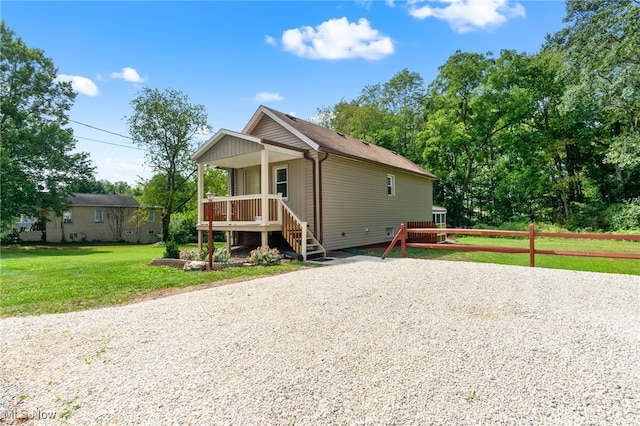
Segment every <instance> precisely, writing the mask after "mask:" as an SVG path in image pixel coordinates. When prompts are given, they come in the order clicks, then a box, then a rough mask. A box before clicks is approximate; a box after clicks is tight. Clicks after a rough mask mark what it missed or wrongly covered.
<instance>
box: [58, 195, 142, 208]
mask: <svg viewBox="0 0 640 426" xmlns="http://www.w3.org/2000/svg"><path fill="white" fill-rule="evenodd" d="M68 200H69V202H70V203H71V204H72V205H74V206H96V207H141V206H142V205H141V204H140V203H138V202H137V201H136V200H135V198H133V197H132V196H131V195H112V194H74V195H71V196H69V198H68Z"/></svg>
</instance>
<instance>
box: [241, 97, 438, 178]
mask: <svg viewBox="0 0 640 426" xmlns="http://www.w3.org/2000/svg"><path fill="white" fill-rule="evenodd" d="M262 114H264V115H268V116H269V117H271V118H273V119H274V120H276V121H277V122H278V123H279V124H281V125H282V126H284V127H285V128H286V129H287V130H289V131H291V132H292V133H293V134H295V135H296V136H298V137H300V135H302V138H301V139H302V140H304V141H305V142H307V143H308V144H309V146H310V147H312V148H314V149H316V150H317V151H324V152H328V153H334V154H338V155H343V156H346V157H350V158H355V159H358V160H364V161H368V162H372V163H377V164H382V165H385V166H391V167H394V168H397V169H402V170H405V171H408V172H411V173H416V174H419V175H423V176H427V177H430V178H434V179H435V178H436V176H435V175H434V174H433V173H430V172H428V171H426V170H424V169H423V168H422V167H420V166H418V165H417V164H415V163H414V162H412V161H409V160H408V159H406V158H405V157H403V156H401V155H399V154H397V153H395V152H393V151H390V150H388V149H386V148H383V147H381V146H379V145H375V144H372V143H369V142H365V141H363V140H360V139H356V138H352V137H350V136H347V135H343V134H342V133H338V132H336V131H334V130H331V129H327V128H326V127H322V126H319V125H317V124H313V123H311V122H308V121H305V120H302V119H300V118H297V117H293V116H290V115H288V114H285V113H282V112H280V111H276V110H274V109H271V108H268V107H265V106H264V105H262V106H260V108H259V109H258V111H256V114H254V116H253V117H252V119H251V121H250V122H249V123H248V124H247V126H246V127H245V129H244V130H243V133H245V132H249V131H251V130H252V129H253V128H254V127H255V126H256V125H257V123H258V122H259V121H260V118H262ZM309 142H311V143H309ZM316 147H317V148H316Z"/></svg>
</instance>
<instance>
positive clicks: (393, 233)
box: [385, 228, 396, 238]
mask: <svg viewBox="0 0 640 426" xmlns="http://www.w3.org/2000/svg"><path fill="white" fill-rule="evenodd" d="M395 236H396V230H395V229H394V228H386V229H385V237H386V238H393V237H395Z"/></svg>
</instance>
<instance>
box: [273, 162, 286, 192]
mask: <svg viewBox="0 0 640 426" xmlns="http://www.w3.org/2000/svg"><path fill="white" fill-rule="evenodd" d="M287 175H288V173H287V167H276V169H275V172H274V178H275V183H276V188H275V189H276V194H282V198H284V199H285V200H286V199H287V197H288V195H289V191H288V189H289V184H288V180H287Z"/></svg>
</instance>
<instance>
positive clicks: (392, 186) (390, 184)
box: [387, 175, 396, 197]
mask: <svg viewBox="0 0 640 426" xmlns="http://www.w3.org/2000/svg"><path fill="white" fill-rule="evenodd" d="M387 195H388V196H389V197H395V196H396V178H395V176H394V175H387Z"/></svg>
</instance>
